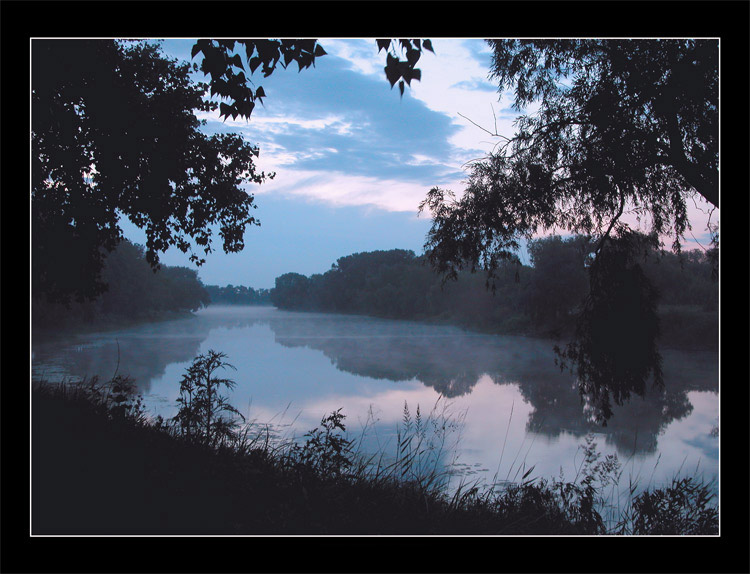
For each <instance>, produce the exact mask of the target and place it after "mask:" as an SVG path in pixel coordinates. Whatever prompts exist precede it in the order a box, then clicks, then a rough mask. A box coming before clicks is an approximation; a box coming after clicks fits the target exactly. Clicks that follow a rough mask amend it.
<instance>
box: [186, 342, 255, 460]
mask: <svg viewBox="0 0 750 574" xmlns="http://www.w3.org/2000/svg"><path fill="white" fill-rule="evenodd" d="M225 357H226V355H225V354H224V353H222V352H218V351H214V350H210V349H209V350H208V351H207V352H206V353H205V354H203V355H198V356H197V357H196V358H195V359H193V363H192V364H191V365H190V366H189V367H188V369H187V372H186V373H185V374H184V375H183V376H182V380H181V381H180V396H179V398H178V399H177V403H178V404H179V405H180V407H179V411H178V412H177V415H176V416H175V417H174V422H175V424H176V425H177V428H178V429H179V432H180V434H181V435H182V436H184V437H186V438H187V439H188V440H189V441H196V442H199V443H202V444H208V445H217V444H221V443H226V442H227V441H231V440H232V439H234V438H235V437H236V434H235V433H236V428H237V421H236V419H235V418H234V417H230V418H227V417H224V416H223V415H222V413H231V414H232V415H236V416H238V417H240V418H241V419H242V420H244V417H243V415H242V413H240V412H239V411H238V410H237V409H236V408H234V407H233V406H232V405H231V404H230V403H229V401H228V400H227V398H226V397H224V396H222V395H219V388H220V387H222V386H224V387H226V388H228V389H233V388H234V387H235V386H236V383H235V382H234V381H233V380H231V379H227V378H222V377H217V376H215V374H214V373H215V372H216V371H217V370H218V369H226V368H230V369H234V366H232V365H230V364H229V363H227V362H226V361H224V358H225Z"/></svg>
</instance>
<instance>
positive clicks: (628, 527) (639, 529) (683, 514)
mask: <svg viewBox="0 0 750 574" xmlns="http://www.w3.org/2000/svg"><path fill="white" fill-rule="evenodd" d="M713 498H714V494H713V493H712V492H711V489H710V486H709V485H708V484H704V483H702V482H700V481H698V480H697V479H695V478H694V477H691V476H688V477H684V478H675V479H674V480H673V481H672V484H671V485H669V486H667V487H666V488H658V489H654V490H651V491H648V490H647V491H645V492H642V493H641V494H639V495H638V496H636V497H635V499H634V500H633V501H632V503H631V506H632V514H631V515H628V516H627V517H626V519H625V520H623V524H622V525H621V529H622V531H621V532H622V533H627V534H639V535H658V534H685V535H696V534H718V533H719V511H718V508H717V507H716V506H715V505H713V504H712V503H711V501H712V499H713Z"/></svg>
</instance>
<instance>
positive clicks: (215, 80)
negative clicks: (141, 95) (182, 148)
mask: <svg viewBox="0 0 750 574" xmlns="http://www.w3.org/2000/svg"><path fill="white" fill-rule="evenodd" d="M376 44H377V47H378V52H381V51H383V50H385V52H386V65H385V68H384V71H385V75H386V78H387V79H388V81H389V82H390V84H391V87H393V86H394V85H396V83H398V87H399V91H400V93H401V94H402V95H403V93H404V85H405V84H409V85H410V84H411V81H412V80H420V79H421V77H422V73H421V71H420V70H419V69H418V68H416V67H415V66H416V64H417V62H418V61H419V58H420V57H421V55H422V50H429V51H430V52H433V49H432V43H431V42H430V40H420V39H403V38H402V39H399V40H395V39H378V40H376ZM199 55H200V56H201V57H202V61H201V65H200V70H201V71H202V72H203V73H204V74H205V75H206V76H210V87H211V95H214V94H216V95H218V96H219V97H221V98H222V99H224V100H225V101H223V102H222V103H221V104H220V105H219V111H220V114H221V116H222V117H229V116H232V119H236V118H237V116H239V117H242V118H247V119H249V118H250V116H251V114H252V112H253V109H254V108H255V102H256V101H258V102H261V103H263V98H265V97H266V92H265V90H264V89H263V86H257V87H254V86H253V85H252V83H251V82H250V79H249V77H248V73H247V72H248V71H249V73H250V74H253V73H255V71H256V70H257V69H258V68H260V70H261V71H262V73H263V77H264V78H267V77H268V76H270V75H271V74H272V73H273V72H274V70H275V69H276V66H281V67H282V68H286V67H287V66H288V65H289V64H291V63H293V62H294V63H296V64H297V67H298V70H299V71H302V70H304V69H307V68H309V67H310V66H315V59H316V58H319V57H321V56H325V55H326V51H325V50H324V49H323V46H322V45H321V44H320V43H319V41H318V40H316V39H311V38H308V39H292V38H290V39H281V40H277V39H263V38H243V39H221V40H214V39H200V40H198V41H197V42H196V43H195V44H194V45H193V48H192V50H191V56H192V57H193V58H195V57H196V56H199ZM402 55H403V56H404V58H405V59H403V60H402V59H401V56H402Z"/></svg>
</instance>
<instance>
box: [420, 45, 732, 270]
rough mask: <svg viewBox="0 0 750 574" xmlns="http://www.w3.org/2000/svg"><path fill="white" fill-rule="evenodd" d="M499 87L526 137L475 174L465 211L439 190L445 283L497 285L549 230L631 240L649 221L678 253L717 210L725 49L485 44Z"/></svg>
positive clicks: (476, 167) (431, 241) (434, 245)
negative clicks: (528, 242)
mask: <svg viewBox="0 0 750 574" xmlns="http://www.w3.org/2000/svg"><path fill="white" fill-rule="evenodd" d="M488 43H489V44H490V46H491V48H492V50H493V60H492V67H491V73H490V76H491V77H492V78H494V79H495V80H497V81H498V85H499V90H500V91H501V92H503V91H504V90H506V89H511V88H512V89H513V90H514V94H515V98H514V102H513V105H514V107H515V108H516V109H517V110H519V111H520V110H522V109H524V108H526V107H527V106H531V105H534V106H538V111H536V112H534V113H527V114H525V115H521V116H520V117H519V118H518V120H517V123H516V125H517V132H516V133H515V135H514V136H513V137H511V138H505V137H504V136H500V135H499V134H496V135H498V137H499V138H502V139H501V141H500V143H499V144H498V146H496V149H495V150H494V151H493V152H492V153H490V154H488V156H487V157H486V158H484V159H482V160H479V161H476V162H474V163H473V164H472V165H471V166H470V168H469V177H468V185H467V187H466V190H465V194H464V195H463V197H462V198H460V199H458V200H457V199H455V195H454V194H453V193H452V192H450V191H446V190H442V189H439V188H433V189H432V190H430V192H429V193H428V195H427V197H426V199H425V200H424V201H423V203H422V204H421V206H420V209H422V210H424V209H428V210H429V211H430V212H431V213H432V215H433V216H434V223H433V226H432V228H431V230H430V232H429V234H428V237H427V242H426V247H427V248H428V249H429V251H430V253H431V259H432V261H433V263H435V265H436V267H437V268H438V269H439V270H440V271H441V272H443V273H446V274H447V275H449V276H454V275H455V271H456V269H460V268H462V267H464V266H472V267H476V266H482V267H484V268H486V269H487V270H488V271H489V272H490V274H491V272H492V270H493V269H494V267H495V266H496V264H497V262H498V261H499V260H500V259H507V258H512V257H513V256H514V252H515V251H516V250H517V249H518V247H519V241H520V240H521V239H523V238H527V239H528V238H530V237H532V236H533V235H534V234H535V233H538V232H543V231H548V230H551V229H558V230H568V231H571V232H576V233H583V234H593V235H598V236H599V237H600V238H601V241H602V242H604V241H605V240H606V239H608V238H609V237H611V236H612V232H613V231H614V230H616V229H618V228H619V229H621V230H625V229H626V228H627V225H626V224H625V223H624V222H623V221H622V219H621V218H622V216H623V214H624V213H625V212H626V210H627V211H630V212H632V213H634V214H635V215H636V216H637V217H639V218H644V219H646V218H648V219H650V224H651V231H653V232H654V233H655V234H658V235H663V234H671V235H672V236H673V238H674V243H673V247H674V248H675V249H676V250H679V249H680V241H681V239H682V238H683V236H684V233H685V231H686V229H687V228H688V225H689V222H688V220H687V201H688V200H689V199H690V198H691V197H692V196H693V195H694V194H696V193H697V194H700V195H701V196H702V197H703V198H705V200H706V201H708V202H709V203H710V204H711V205H713V206H715V207H717V208H718V206H719V188H718V161H719V152H718V150H719V147H718V146H719V138H718V117H719V115H718V114H719V106H718V104H719V101H718V88H719V83H718V41H716V40H488Z"/></svg>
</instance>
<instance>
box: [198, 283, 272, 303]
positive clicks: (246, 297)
mask: <svg viewBox="0 0 750 574" xmlns="http://www.w3.org/2000/svg"><path fill="white" fill-rule="evenodd" d="M206 291H207V292H208V295H209V297H210V299H211V303H213V304H216V305H272V303H271V297H270V293H271V290H270V289H262V288H260V289H253V288H252V287H245V286H243V285H237V286H235V285H231V284H230V285H227V286H226V287H219V286H218V285H206Z"/></svg>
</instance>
